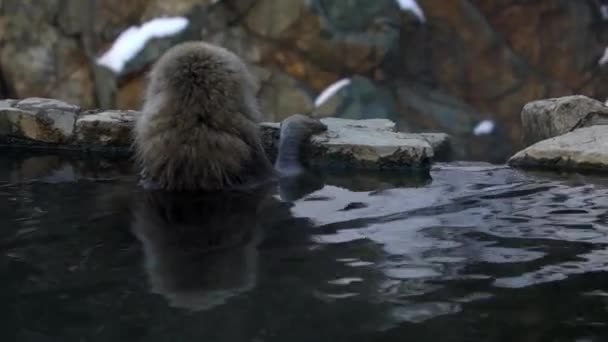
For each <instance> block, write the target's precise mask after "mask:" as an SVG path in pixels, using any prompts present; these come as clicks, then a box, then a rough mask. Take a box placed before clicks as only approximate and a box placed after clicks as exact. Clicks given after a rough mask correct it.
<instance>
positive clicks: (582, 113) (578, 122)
mask: <svg viewBox="0 0 608 342" xmlns="http://www.w3.org/2000/svg"><path fill="white" fill-rule="evenodd" d="M594 113H604V114H606V115H608V107H606V106H604V104H603V103H601V102H600V101H597V100H594V99H591V98H588V97H586V96H582V95H573V96H564V97H559V98H551V99H543V100H538V101H533V102H530V103H528V104H526V105H525V106H524V108H523V110H522V111H521V121H522V125H523V140H524V143H525V144H526V146H527V145H531V144H533V143H536V142H538V141H541V140H545V139H548V138H552V137H556V136H558V135H562V134H565V133H568V132H570V131H571V130H573V129H574V128H576V127H582V126H592V125H593V124H595V123H598V122H599V121H598V119H594V118H596V117H598V118H599V119H601V115H599V116H598V115H595V114H594Z"/></svg>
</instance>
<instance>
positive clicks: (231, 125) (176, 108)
mask: <svg viewBox="0 0 608 342" xmlns="http://www.w3.org/2000/svg"><path fill="white" fill-rule="evenodd" d="M149 77H150V78H149V84H148V87H147V90H146V95H145V103H144V106H143V110H142V115H141V116H140V117H139V118H138V120H137V122H136V126H135V130H134V131H135V150H136V156H137V160H138V162H139V164H140V166H141V169H142V176H143V178H144V182H145V183H146V184H147V185H149V186H151V187H153V188H157V189H162V190H168V191H216V190H226V189H234V188H241V187H247V186H249V185H252V184H253V185H255V184H260V183H263V182H265V181H268V180H270V179H273V178H274V177H275V176H277V173H276V172H275V170H274V168H273V165H272V164H271V162H270V161H269V159H268V158H267V156H266V154H265V151H264V148H263V146H262V141H261V136H260V129H259V127H258V121H259V120H260V117H261V115H260V112H259V109H258V103H257V100H256V93H257V90H258V85H257V83H256V80H255V79H254V78H253V76H252V75H251V74H250V73H249V71H248V70H247V67H246V66H245V64H244V63H243V62H242V61H241V60H240V59H239V58H238V57H237V56H236V55H235V54H233V53H232V52H230V51H228V50H226V49H224V48H221V47H218V46H214V45H211V44H208V43H204V42H187V43H182V44H180V45H177V46H175V47H173V48H171V49H170V50H168V51H167V52H166V53H165V54H164V55H163V56H162V57H161V58H160V59H159V60H158V61H157V63H156V64H155V65H154V67H153V68H152V70H151V72H150V76H149ZM325 129H326V128H325V126H324V125H323V124H322V123H320V122H319V121H317V120H314V119H312V118H309V117H307V116H304V115H296V116H294V117H292V118H289V119H287V120H286V121H285V123H284V125H283V126H282V133H287V135H288V136H287V137H286V138H285V141H284V144H282V145H281V147H280V153H279V159H278V164H277V168H278V170H279V172H281V171H284V172H286V173H287V174H293V173H295V172H298V171H299V170H300V166H299V164H294V163H295V162H297V151H298V149H299V146H300V143H301V142H302V141H303V140H304V139H308V138H309V137H310V135H312V134H315V133H319V132H321V131H323V130H325ZM282 136H284V135H283V134H282ZM282 140H283V137H282ZM281 153H282V154H283V155H282V156H281Z"/></svg>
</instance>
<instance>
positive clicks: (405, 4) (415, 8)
mask: <svg viewBox="0 0 608 342" xmlns="http://www.w3.org/2000/svg"><path fill="white" fill-rule="evenodd" d="M397 3H398V4H399V7H400V8H401V10H402V11H410V12H412V13H414V15H415V16H416V17H418V19H420V21H421V22H425V21H426V17H425V16H424V12H423V11H422V8H420V6H419V5H418V3H417V2H416V0H397Z"/></svg>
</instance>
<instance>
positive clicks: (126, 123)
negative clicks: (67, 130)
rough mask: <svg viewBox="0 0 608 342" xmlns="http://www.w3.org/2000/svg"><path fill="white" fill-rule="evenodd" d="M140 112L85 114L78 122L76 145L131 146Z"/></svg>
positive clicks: (112, 111)
mask: <svg viewBox="0 0 608 342" xmlns="http://www.w3.org/2000/svg"><path fill="white" fill-rule="evenodd" d="M137 114H138V112H136V111H118V110H108V111H103V112H99V113H91V114H85V115H82V116H81V117H79V118H78V120H77V121H76V144H83V145H95V146H129V145H130V144H131V130H132V128H133V124H134V122H135V118H136V116H137Z"/></svg>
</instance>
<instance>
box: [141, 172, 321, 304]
mask: <svg viewBox="0 0 608 342" xmlns="http://www.w3.org/2000/svg"><path fill="white" fill-rule="evenodd" d="M291 179H295V178H291ZM285 180H287V179H285ZM273 188H274V187H273V186H272V185H271V184H265V185H261V186H258V187H256V188H255V189H256V191H216V192H212V193H210V192H201V193H183V192H182V193H176V192H166V191H145V192H143V194H142V197H141V198H138V200H137V201H134V202H136V203H137V206H136V208H135V215H134V217H135V219H134V222H133V225H132V231H133V233H134V234H135V236H136V237H137V239H138V240H139V241H140V243H141V245H142V249H143V257H144V269H145V272H146V274H147V276H148V280H149V282H150V286H151V290H152V292H154V293H157V294H159V295H162V296H163V297H164V298H165V299H166V300H167V301H168V302H169V304H170V305H171V306H174V307H178V308H184V309H190V310H194V311H198V310H207V309H211V308H214V307H216V306H218V305H222V304H224V303H225V302H226V301H227V300H229V299H230V298H232V297H234V296H238V295H240V294H243V293H245V292H248V291H250V290H252V289H253V288H254V287H255V285H256V283H257V275H258V262H259V252H258V247H259V245H260V244H263V243H269V241H270V244H272V241H273V240H274V239H278V240H279V241H281V246H282V247H285V244H286V243H287V244H289V242H287V240H285V236H286V235H288V237H289V240H290V241H291V240H294V241H300V239H303V237H304V236H307V232H308V229H304V228H306V227H308V221H307V220H300V221H302V222H301V224H302V225H305V226H306V227H294V220H293V219H290V218H291V214H290V211H289V206H290V205H289V204H288V203H284V202H281V201H278V200H276V199H275V198H273V197H271V196H269V195H270V194H272V193H273V191H272V189H273ZM292 188H294V186H290V187H289V189H292ZM310 190H313V189H310ZM287 191H288V190H287ZM297 191H298V193H300V192H305V190H302V189H298V190H297ZM286 220H290V224H289V227H286V228H288V229H289V230H290V232H289V233H287V232H283V229H282V228H281V229H278V231H276V232H275V229H276V228H275V226H276V225H277V224H280V223H281V222H284V221H286ZM298 228H302V229H298ZM273 237H274V239H273ZM284 240H285V241H284Z"/></svg>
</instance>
